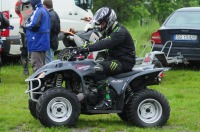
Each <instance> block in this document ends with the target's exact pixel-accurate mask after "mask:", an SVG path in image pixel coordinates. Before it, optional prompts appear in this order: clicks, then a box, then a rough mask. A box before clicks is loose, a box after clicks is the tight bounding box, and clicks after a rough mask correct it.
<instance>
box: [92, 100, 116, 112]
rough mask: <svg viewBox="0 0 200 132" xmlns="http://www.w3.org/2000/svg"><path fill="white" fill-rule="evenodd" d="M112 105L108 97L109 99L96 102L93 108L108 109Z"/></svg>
mask: <svg viewBox="0 0 200 132" xmlns="http://www.w3.org/2000/svg"><path fill="white" fill-rule="evenodd" d="M111 107H112V101H111V100H110V99H109V100H106V99H104V100H102V101H101V102H100V103H98V104H97V105H96V106H95V107H94V109H95V110H106V109H109V108H111Z"/></svg>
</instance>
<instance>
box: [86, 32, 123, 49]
mask: <svg viewBox="0 0 200 132" xmlns="http://www.w3.org/2000/svg"><path fill="white" fill-rule="evenodd" d="M124 38H125V32H124V31H123V29H122V30H121V29H120V30H119V31H118V32H113V33H111V34H110V36H108V37H106V38H104V39H102V40H100V41H97V42H96V43H94V44H92V45H89V46H88V49H89V51H90V52H92V51H99V50H103V49H112V47H113V46H115V45H118V44H121V43H122V42H123V41H124Z"/></svg>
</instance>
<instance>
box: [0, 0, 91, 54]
mask: <svg viewBox="0 0 200 132" xmlns="http://www.w3.org/2000/svg"><path fill="white" fill-rule="evenodd" d="M42 1H43V0H42ZM16 2H17V0H0V11H2V12H3V13H4V14H6V15H7V16H8V17H9V20H10V24H11V25H12V26H14V30H5V31H4V32H3V33H2V39H3V42H4V44H3V45H2V47H3V54H6V55H9V56H16V55H17V56H18V55H20V53H21V51H20V37H19V17H18V16H17V14H16V13H15V4H16ZM92 4H93V1H92V0H53V7H54V10H55V11H56V12H57V13H58V15H59V17H60V21H61V30H68V29H69V28H74V29H76V30H83V29H84V27H85V25H86V24H87V22H85V21H83V20H82V19H83V18H84V17H93V14H92V12H91V8H92V7H93V5H92ZM63 48H64V45H63V42H62V41H61V40H60V41H59V46H58V50H61V49H63Z"/></svg>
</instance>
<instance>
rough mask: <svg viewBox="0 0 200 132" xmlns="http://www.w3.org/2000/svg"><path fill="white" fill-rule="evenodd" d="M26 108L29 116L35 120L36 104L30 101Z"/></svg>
mask: <svg viewBox="0 0 200 132" xmlns="http://www.w3.org/2000/svg"><path fill="white" fill-rule="evenodd" d="M28 108H29V110H30V113H31V115H32V116H33V117H34V118H35V119H37V114H36V102H35V101H32V100H31V99H29V100H28Z"/></svg>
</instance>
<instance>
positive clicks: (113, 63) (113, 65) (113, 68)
mask: <svg viewBox="0 0 200 132" xmlns="http://www.w3.org/2000/svg"><path fill="white" fill-rule="evenodd" d="M117 66H118V64H117V63H116V62H112V63H111V64H110V69H111V70H115V69H116V68H117Z"/></svg>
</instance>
